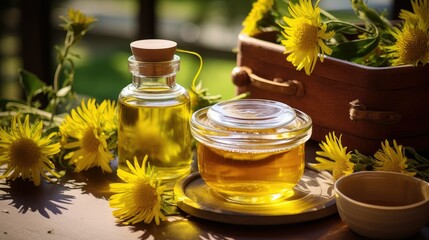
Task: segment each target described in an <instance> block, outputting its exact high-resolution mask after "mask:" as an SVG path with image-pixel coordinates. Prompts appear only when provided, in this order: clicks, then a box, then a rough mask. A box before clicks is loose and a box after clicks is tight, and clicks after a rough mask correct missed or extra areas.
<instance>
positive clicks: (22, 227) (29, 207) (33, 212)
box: [0, 146, 429, 240]
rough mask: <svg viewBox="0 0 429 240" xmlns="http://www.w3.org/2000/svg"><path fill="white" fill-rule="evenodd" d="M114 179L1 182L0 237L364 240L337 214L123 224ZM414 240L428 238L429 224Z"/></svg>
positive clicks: (91, 175) (85, 176) (96, 175)
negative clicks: (260, 221)
mask: <svg viewBox="0 0 429 240" xmlns="http://www.w3.org/2000/svg"><path fill="white" fill-rule="evenodd" d="M307 149H308V148H307ZM312 149H314V148H312V146H310V151H308V150H307V156H308V157H307V158H309V156H310V157H311V158H312V159H314V151H313V150H312ZM2 171H4V167H3V169H0V173H1V172H2ZM115 181H118V179H117V177H116V175H115V174H102V173H101V171H100V170H99V169H91V170H89V171H86V172H82V173H79V174H76V173H68V174H67V175H66V177H65V179H63V180H62V182H61V183H60V184H52V183H48V182H45V181H43V182H42V184H41V186H39V187H34V185H33V184H32V183H28V182H24V181H23V180H21V179H17V180H16V181H12V182H6V181H5V180H0V239H5V240H7V239H20V240H21V239H36V240H37V239H43V240H49V239H64V240H65V239H79V240H86V239H88V240H89V239H91V240H94V239H106V240H107V239H127V240H131V239H186V240H188V239H201V240H220V239H226V240H233V239H237V240H238V239H351V240H353V239H362V237H360V236H359V235H357V234H355V233H353V232H351V231H350V230H349V229H348V228H347V226H346V225H344V223H343V222H342V221H341V219H340V217H339V215H338V214H337V213H336V214H334V215H331V216H328V217H325V218H322V219H318V220H313V221H309V222H303V223H294V224H285V225H268V226H246V225H235V224H226V223H218V222H212V221H208V220H203V219H199V218H196V217H193V216H189V215H187V214H186V213H183V212H182V214H180V215H177V216H169V217H168V221H164V222H161V224H160V225H159V226H157V225H156V224H155V223H152V224H144V223H139V224H136V225H133V226H125V225H121V224H118V223H116V222H115V218H114V217H113V215H112V209H111V208H110V207H109V203H108V199H109V197H110V195H111V194H110V192H109V183H111V182H115ZM410 221H411V219H410ZM415 239H429V226H427V227H425V228H423V229H422V230H421V232H420V234H419V235H418V236H416V237H415Z"/></svg>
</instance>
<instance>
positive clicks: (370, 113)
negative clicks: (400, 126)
mask: <svg viewBox="0 0 429 240" xmlns="http://www.w3.org/2000/svg"><path fill="white" fill-rule="evenodd" d="M349 105H350V111H349V114H350V119H351V120H353V121H358V120H366V121H370V122H375V123H381V124H395V123H399V122H400V121H401V118H402V116H401V114H400V113H397V112H393V111H374V110H367V106H366V105H364V104H362V103H361V102H360V101H359V99H355V100H353V101H351V102H350V103H349Z"/></svg>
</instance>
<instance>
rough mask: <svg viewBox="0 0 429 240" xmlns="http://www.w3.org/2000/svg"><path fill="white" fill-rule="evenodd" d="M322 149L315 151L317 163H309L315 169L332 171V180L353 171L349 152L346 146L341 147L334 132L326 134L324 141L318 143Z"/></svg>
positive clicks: (339, 140)
mask: <svg viewBox="0 0 429 240" xmlns="http://www.w3.org/2000/svg"><path fill="white" fill-rule="evenodd" d="M319 146H320V148H321V149H322V151H317V152H316V154H317V155H319V157H316V160H317V161H318V162H319V163H314V164H311V166H313V167H314V168H316V169H319V170H328V171H332V176H333V179H334V181H335V180H337V179H339V178H340V177H342V176H345V175H347V174H351V173H353V171H354V163H352V162H351V161H350V159H351V153H350V152H347V147H343V145H342V143H341V135H340V138H337V136H335V133H329V134H328V135H327V136H326V142H323V141H322V142H321V144H319Z"/></svg>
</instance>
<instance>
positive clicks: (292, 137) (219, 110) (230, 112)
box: [191, 99, 312, 152]
mask: <svg viewBox="0 0 429 240" xmlns="http://www.w3.org/2000/svg"><path fill="white" fill-rule="evenodd" d="M311 130H312V122H311V118H310V117H309V116H308V115H307V114H305V113H304V112H302V111H299V110H297V109H293V108H291V107H290V106H288V105H286V104H284V103H281V102H277V101H273V100H266V99H240V100H230V101H225V102H220V103H217V104H215V105H213V106H211V107H206V108H203V109H200V110H198V111H196V112H195V113H194V114H193V115H192V118H191V133H192V135H193V136H194V138H195V139H196V140H197V141H198V142H200V143H203V144H205V145H208V146H211V147H214V148H218V149H223V150H227V151H239V152H273V151H281V150H287V149H291V148H293V147H296V146H297V145H299V144H302V143H304V142H305V141H307V140H308V139H309V138H310V136H311Z"/></svg>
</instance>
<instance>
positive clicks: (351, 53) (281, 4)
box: [242, 0, 429, 75]
mask: <svg viewBox="0 0 429 240" xmlns="http://www.w3.org/2000/svg"><path fill="white" fill-rule="evenodd" d="M319 1H320V0H318V1H316V2H315V3H314V4H313V1H311V0H299V1H298V0H296V1H293V0H289V1H288V0H258V1H257V2H255V3H254V4H253V8H252V9H251V11H250V13H249V15H248V16H247V17H246V19H245V20H244V21H243V30H242V33H243V34H247V35H249V36H257V35H258V34H261V33H263V32H267V31H274V32H277V40H276V41H277V42H278V43H280V44H282V45H284V46H285V49H286V51H285V54H288V56H287V58H286V60H287V61H289V62H291V63H292V64H293V65H294V66H295V67H296V69H297V70H302V69H304V71H305V73H306V74H307V75H310V74H311V72H312V71H313V70H314V67H315V65H316V63H317V59H318V58H319V59H320V61H323V58H324V56H325V55H330V56H332V57H334V58H338V59H342V60H347V61H350V62H354V63H358V64H363V65H368V66H376V67H378V66H397V65H407V64H411V65H414V66H417V65H419V64H426V63H428V62H429V14H428V12H429V1H427V0H413V1H412V11H407V10H401V12H400V14H399V18H400V19H401V21H399V22H398V23H395V24H394V23H392V22H391V21H389V20H388V19H387V18H386V17H385V16H383V14H380V13H378V12H377V11H376V10H375V9H373V8H370V7H369V6H368V5H367V4H366V3H365V1H363V0H351V1H350V2H351V7H352V8H353V10H354V12H355V13H356V16H357V17H358V18H359V19H360V20H361V21H360V22H358V23H352V22H346V21H342V20H340V19H338V18H337V17H335V16H334V15H332V14H330V13H329V12H327V11H325V10H323V9H321V8H320V7H319V5H318V4H319Z"/></svg>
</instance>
